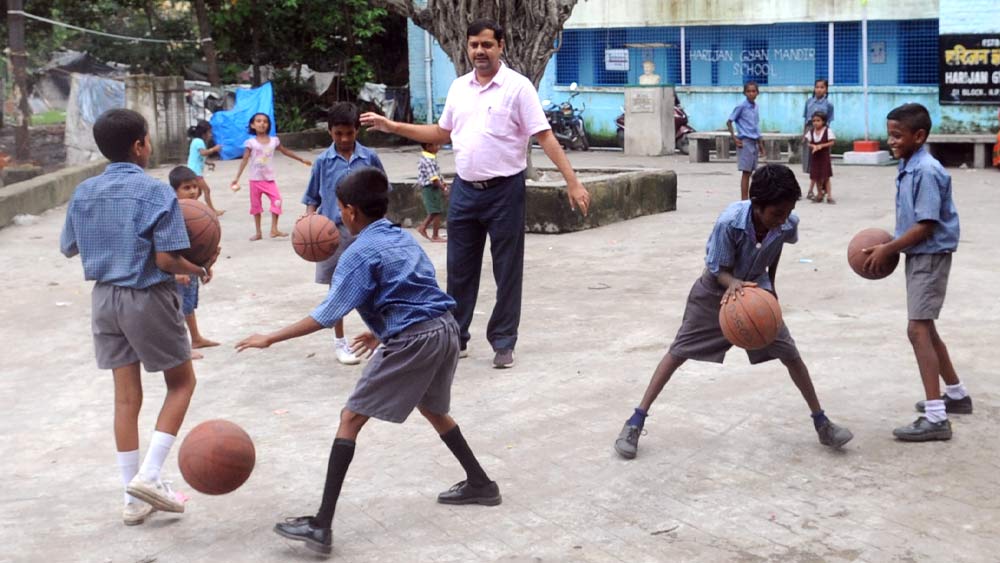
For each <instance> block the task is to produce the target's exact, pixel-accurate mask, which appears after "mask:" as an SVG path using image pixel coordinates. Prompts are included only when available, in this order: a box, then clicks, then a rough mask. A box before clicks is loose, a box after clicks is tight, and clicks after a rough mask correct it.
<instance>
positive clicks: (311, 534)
mask: <svg viewBox="0 0 1000 563" xmlns="http://www.w3.org/2000/svg"><path fill="white" fill-rule="evenodd" d="M274 533H276V534H278V535H279V536H281V537H283V538H288V539H290V540H295V541H300V542H305V544H306V548H308V549H309V550H311V551H315V552H316V553H321V554H323V555H330V554H331V553H333V530H331V529H329V528H315V527H313V525H312V516H299V517H298V518H285V521H284V522H278V523H277V524H275V525H274Z"/></svg>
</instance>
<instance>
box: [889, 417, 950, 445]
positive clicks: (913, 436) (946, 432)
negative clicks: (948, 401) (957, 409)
mask: <svg viewBox="0 0 1000 563" xmlns="http://www.w3.org/2000/svg"><path fill="white" fill-rule="evenodd" d="M892 434H893V436H895V437H896V438H897V439H899V440H902V441H904V442H929V441H931V440H951V422H949V421H948V419H944V420H942V421H941V422H931V421H929V420H927V419H926V418H924V417H922V416H921V417H920V418H918V419H917V420H916V421H914V422H913V424H908V425H906V426H900V427H899V428H897V429H895V430H893V431H892Z"/></svg>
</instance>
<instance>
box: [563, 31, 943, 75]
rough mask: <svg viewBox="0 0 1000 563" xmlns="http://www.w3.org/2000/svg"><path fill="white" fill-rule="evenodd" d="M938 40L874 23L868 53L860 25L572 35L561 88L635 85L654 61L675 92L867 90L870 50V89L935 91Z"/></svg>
mask: <svg viewBox="0 0 1000 563" xmlns="http://www.w3.org/2000/svg"><path fill="white" fill-rule="evenodd" d="M831 30H832V34H833V37H832V41H831V37H830V34H831ZM937 36H938V21H937V20H934V19H925V20H876V21H870V22H868V45H867V47H864V46H862V44H861V37H862V33H861V22H836V23H834V24H833V25H832V26H831V25H830V24H829V23H827V22H819V23H817V22H809V23H782V24H772V25H749V26H737V25H725V26H686V27H685V28H684V29H683V37H684V40H683V44H682V41H681V37H682V30H681V28H680V27H641V28H605V29H568V30H565V31H564V32H563V38H562V45H561V47H560V49H559V51H558V52H557V54H556V83H557V84H560V85H568V84H569V83H571V82H577V83H579V84H580V85H581V86H621V85H626V84H636V83H638V81H639V76H640V75H642V74H643V62H645V61H650V62H652V63H654V66H655V71H654V73H655V74H657V75H659V76H660V80H661V82H662V83H669V84H687V85H692V86H738V85H740V84H743V83H744V82H746V81H748V80H754V81H756V82H757V83H758V84H761V85H771V86H794V85H806V84H812V83H813V81H815V80H816V79H818V78H828V79H831V80H830V81H831V84H833V85H860V84H861V82H862V80H861V78H862V60H863V56H864V51H862V49H863V48H867V50H868V64H869V73H868V78H869V84H871V85H873V86H888V85H932V84H936V81H937V73H938V54H937ZM831 45H832V47H833V57H832V68H831V57H830V46H831ZM682 48H683V57H684V58H683V60H681V56H682V54H681V53H682ZM609 50H610V51H611V53H609ZM624 52H627V59H628V60H627V69H623V68H622V64H623V63H622V53H624ZM609 55H610V56H609ZM682 68H683V74H684V75H683V77H682V76H681V69H682ZM831 71H832V72H831Z"/></svg>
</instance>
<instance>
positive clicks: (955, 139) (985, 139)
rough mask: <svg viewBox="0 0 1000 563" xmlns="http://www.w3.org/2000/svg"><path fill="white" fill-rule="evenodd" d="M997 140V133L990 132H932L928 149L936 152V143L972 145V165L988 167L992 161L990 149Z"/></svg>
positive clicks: (928, 140)
mask: <svg viewBox="0 0 1000 563" xmlns="http://www.w3.org/2000/svg"><path fill="white" fill-rule="evenodd" d="M996 142H997V138H996V136H995V135H991V134H988V133H931V134H930V135H929V136H928V137H927V150H929V151H931V154H934V155H935V156H937V155H936V154H935V152H934V146H935V145H946V144H952V145H954V144H960V145H968V144H971V145H972V167H973V168H986V167H987V166H988V165H989V162H990V151H991V150H992V149H993V144H994V143H996Z"/></svg>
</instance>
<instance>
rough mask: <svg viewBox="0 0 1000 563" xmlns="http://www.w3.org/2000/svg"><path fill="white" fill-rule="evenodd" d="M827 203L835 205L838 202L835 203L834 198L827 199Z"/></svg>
mask: <svg viewBox="0 0 1000 563" xmlns="http://www.w3.org/2000/svg"><path fill="white" fill-rule="evenodd" d="M826 202H827V203H829V204H830V205H833V204H835V203H837V202H836V201H833V198H832V197H828V198H826Z"/></svg>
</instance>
